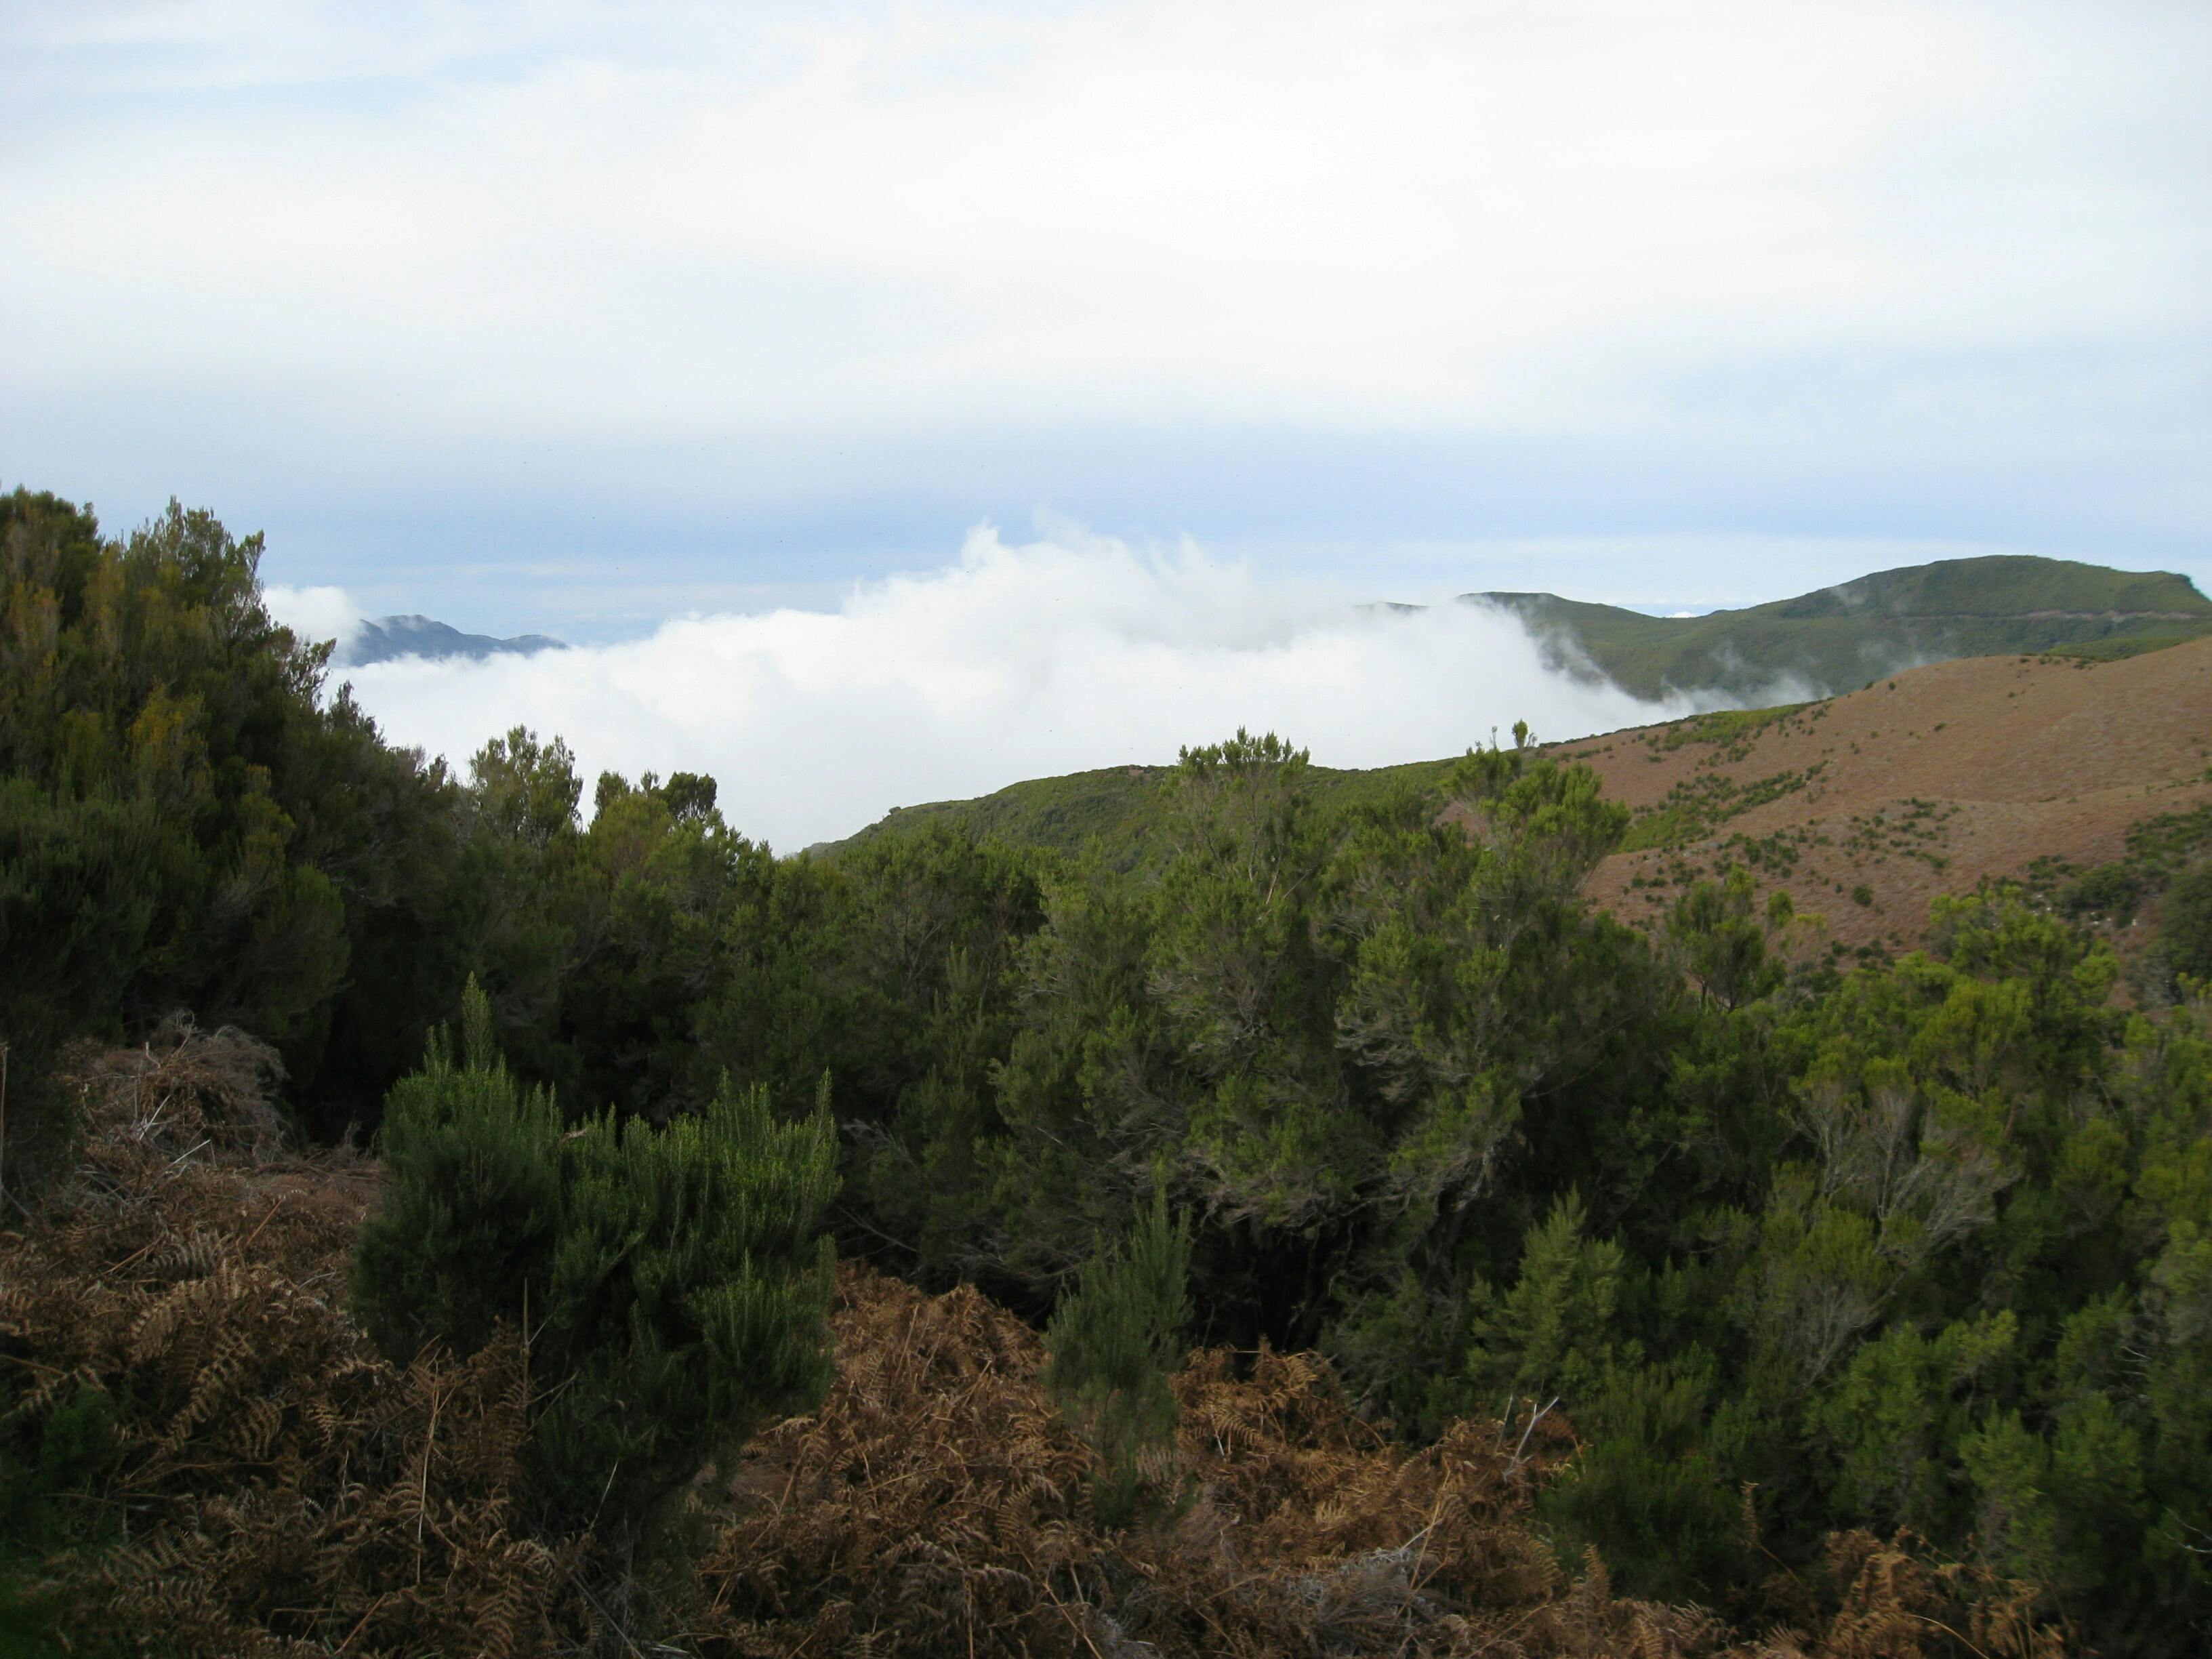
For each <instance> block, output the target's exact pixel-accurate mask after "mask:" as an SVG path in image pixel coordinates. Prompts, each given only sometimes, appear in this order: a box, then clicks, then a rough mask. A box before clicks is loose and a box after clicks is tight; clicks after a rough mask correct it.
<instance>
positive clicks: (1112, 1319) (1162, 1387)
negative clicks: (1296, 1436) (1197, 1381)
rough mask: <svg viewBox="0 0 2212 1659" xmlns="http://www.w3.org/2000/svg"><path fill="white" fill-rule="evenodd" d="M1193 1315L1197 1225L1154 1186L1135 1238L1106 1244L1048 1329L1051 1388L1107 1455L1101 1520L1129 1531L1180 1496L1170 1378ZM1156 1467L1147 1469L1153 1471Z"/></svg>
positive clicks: (1094, 1489)
mask: <svg viewBox="0 0 2212 1659" xmlns="http://www.w3.org/2000/svg"><path fill="white" fill-rule="evenodd" d="M1189 1318H1190V1224H1189V1222H1188V1220H1187V1219H1184V1218H1181V1217H1170V1213H1169V1210H1168V1199H1167V1189H1166V1188H1165V1187H1164V1185H1163V1186H1160V1187H1158V1188H1155V1189H1154V1191H1153V1194H1152V1203H1151V1205H1150V1206H1148V1207H1146V1208H1142V1209H1139V1211H1138V1212H1137V1215H1136V1218H1135V1225H1133V1227H1131V1229H1130V1230H1129V1233H1128V1236H1127V1237H1126V1238H1125V1239H1123V1240H1121V1242H1119V1243H1111V1244H1104V1245H1102V1246H1101V1248H1100V1249H1098V1250H1097V1253H1096V1254H1094V1255H1092V1257H1091V1260H1090V1261H1089V1262H1088V1263H1086V1264H1085V1267H1084V1269H1083V1273H1082V1276H1081V1278H1080V1279H1079V1281H1078V1283H1077V1285H1076V1287H1075V1289H1074V1290H1073V1291H1072V1292H1070V1293H1069V1295H1068V1296H1067V1297H1066V1299H1065V1300H1064V1301H1062V1302H1061V1304H1060V1308H1059V1310H1058V1311H1057V1312H1056V1313H1054V1316H1053V1318H1052V1323H1051V1324H1050V1325H1049V1326H1048V1328H1047V1329H1046V1331H1045V1338H1044V1340H1045V1348H1046V1351H1047V1352H1048V1353H1049V1354H1050V1356H1051V1359H1050V1363H1049V1364H1047V1366H1046V1368H1045V1374H1044V1382H1045V1386H1046V1387H1047V1388H1048V1389H1049V1390H1050V1391H1051V1392H1052V1395H1053V1396H1054V1399H1055V1400H1056V1401H1058V1402H1059V1405H1060V1411H1061V1413H1062V1414H1063V1415H1064V1416H1065V1417H1066V1419H1068V1421H1069V1423H1070V1424H1071V1425H1073V1427H1074V1428H1075V1430H1076V1431H1077V1432H1078V1433H1079V1434H1081V1435H1082V1437H1084V1439H1085V1441H1086V1442H1088V1443H1089V1444H1090V1446H1091V1449H1092V1450H1093V1451H1094V1452H1096V1453H1097V1455H1098V1457H1099V1462H1100V1467H1099V1469H1098V1471H1097V1474H1096V1476H1095V1477H1094V1478H1093V1480H1092V1483H1091V1497H1092V1503H1093V1504H1094V1506H1095V1508H1096V1510H1097V1515H1098V1518H1099V1519H1100V1521H1102V1522H1103V1523H1104V1524H1106V1525H1107V1526H1109V1527H1120V1526H1126V1525H1127V1524H1129V1523H1130V1522H1133V1521H1136V1520H1138V1519H1140V1518H1141V1517H1142V1516H1143V1515H1144V1514H1145V1512H1146V1510H1149V1509H1152V1508H1153V1507H1155V1506H1157V1504H1158V1503H1160V1502H1161V1501H1162V1500H1163V1499H1165V1498H1169V1497H1170V1496H1171V1493H1170V1492H1168V1491H1166V1490H1165V1488H1166V1487H1167V1486H1170V1484H1171V1482H1170V1480H1167V1479H1165V1478H1164V1475H1163V1473H1162V1471H1161V1470H1160V1469H1159V1468H1158V1467H1157V1466H1158V1465H1159V1464H1161V1463H1162V1462H1165V1461H1166V1459H1167V1458H1168V1456H1169V1454H1170V1449H1172V1447H1173V1446H1174V1443H1175V1431H1176V1420H1177V1418H1178V1415H1179V1413H1178V1410H1177V1407H1176V1397H1175V1391H1174V1389H1172V1388H1171V1387H1170V1385H1169V1379H1170V1377H1171V1376H1174V1375H1175V1373H1176V1370H1178V1369H1179V1368H1180V1367H1181V1365H1182V1359H1183V1347H1182V1340H1181V1339H1182V1327H1183V1325H1184V1324H1185V1322H1188V1319H1189ZM1148 1464H1149V1465H1153V1466H1155V1467H1151V1468H1148V1467H1147V1465H1148Z"/></svg>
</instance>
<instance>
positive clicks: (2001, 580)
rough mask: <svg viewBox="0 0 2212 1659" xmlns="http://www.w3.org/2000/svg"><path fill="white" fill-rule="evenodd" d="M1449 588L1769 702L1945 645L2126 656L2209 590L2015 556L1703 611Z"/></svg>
mask: <svg viewBox="0 0 2212 1659" xmlns="http://www.w3.org/2000/svg"><path fill="white" fill-rule="evenodd" d="M1462 599H1463V601H1464V602H1468V603H1482V602H1488V603H1491V604H1494V605H1498V606H1500V607H1502V608H1504V609H1506V610H1509V611H1512V612H1514V613H1515V614H1516V616H1519V617H1522V619H1523V620H1525V621H1526V622H1528V623H1529V624H1530V626H1531V628H1532V629H1534V631H1535V632H1536V633H1537V634H1538V635H1540V636H1542V637H1544V638H1546V639H1547V641H1550V642H1551V643H1552V644H1553V647H1554V650H1555V652H1556V653H1557V655H1558V657H1559V659H1560V660H1561V661H1562V662H1563V663H1565V664H1566V665H1569V666H1571V667H1580V668H1583V670H1584V671H1589V670H1590V669H1595V670H1596V671H1599V672H1600V673H1601V674H1603V675H1604V676H1605V677H1606V678H1609V679H1612V680H1613V681H1614V682H1615V683H1616V684H1619V685H1620V686H1621V687H1622V688H1623V689H1624V690H1628V691H1631V692H1633V693H1634V694H1636V695H1637V696H1643V697H1656V696H1659V695H1661V694H1662V692H1664V691H1666V690H1684V691H1690V690H1711V691H1717V692H1719V693H1721V694H1723V695H1724V696H1727V697H1728V698H1729V699H1730V700H1732V701H1752V702H1778V701H1782V700H1784V698H1786V697H1789V696H1799V697H1802V696H1808V695H1811V696H1826V695H1832V694H1834V693H1837V692H1842V691H1850V690H1857V688H1859V687H1860V686H1863V685H1864V684H1867V683H1869V681H1871V680H1874V679H1878V678H1881V677H1883V676H1884V675H1887V674H1892V673H1895V672H1896V671H1899V669H1903V668H1909V667H1914V666H1917V665H1921V664H1923V663H1930V662H1942V661H1948V660H1949V659H1954V658H1958V657H1988V656H2003V655H2007V654H2011V653H2021V652H2030V653H2040V652H2063V653H2067V654H2069V655H2088V656H2093V657H2118V656H2128V655H2131V654H2133V653H2136V652H2139V651H2144V650H2150V649H2154V648H2156V647H2159V646H2162V645H2171V644H2174V643H2176V642H2178V641H2181V640H2185V639H2193V638H2195V637H2196V636H2197V635H2200V634H2204V633H2208V632H2212V600H2207V599H2205V598H2204V596H2203V594H2201V593H2199V592H2197V590H2196V588H2195V587H2194V586H2191V584H2190V581H2189V579H2188V578H2187V577H2185V576H2177V575H2172V574H2168V573H2166V572H2163V571H2151V572H2135V571H2124V570H2107V569H2106V568H2103V567H2101V566H2099V565H2091V564H2076V563H2073V562H2069V561H2067V560H2063V559H2040V558H2030V557H2026V556H1992V557H1989V558H1980V559H1951V560H1946V561H1943V562H1941V563H1937V564H1925V565H1912V566H1908V567H1906V568H1903V569H1899V570H1884V571H1879V572H1877V573H1875V574H1873V575H1870V576H1862V577H1860V578H1859V579H1858V580H1856V581H1850V582H1844V583H1842V584H1841V585H1839V586H1835V587H1827V588H1822V589H1821V590H1820V592H1814V593H1806V594H1802V595H1800V596H1799V597H1797V598H1796V599H1779V600H1777V601H1775V602H1773V603H1771V604H1769V605H1753V606H1752V607H1750V608H1749V609H1747V610H1743V611H1714V612H1713V613H1712V614H1711V615H1710V616H1705V617H1647V616H1645V615H1644V614H1643V613H1642V612H1640V611H1624V610H1621V609H1620V608H1618V607H1617V606H1613V605H1584V604H1581V603H1578V602H1577V601H1575V600H1572V599H1561V598H1559V596H1558V595H1557V594H1553V593H1470V594H1466V595H1463V596H1462Z"/></svg>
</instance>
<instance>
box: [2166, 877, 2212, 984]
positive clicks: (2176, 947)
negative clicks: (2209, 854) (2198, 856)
mask: <svg viewBox="0 0 2212 1659" xmlns="http://www.w3.org/2000/svg"><path fill="white" fill-rule="evenodd" d="M2159 921H2160V931H2161V932H2162V933H2163V934H2164V936H2165V946H2166V966H2167V968H2168V969H2171V970H2172V972H2173V973H2175V974H2177V975H2180V974H2189V975H2194V976H2195V977H2197V978H2198V979H2207V978H2212V860H2208V861H2207V862H2205V863H2203V864H2199V865H2197V866H2194V867H2193V868H2191V869H2190V870H2189V871H2187V872H2185V873H2184V874H2183V875H2182V876H2181V878H2179V880H2177V881H2176V882H2175V883H2174V884H2173V885H2172V886H2171V887H2169V888H2167V889H2166V901H2165V902H2164V903H2163V904H2162V905H2161V906H2160V911H2159Z"/></svg>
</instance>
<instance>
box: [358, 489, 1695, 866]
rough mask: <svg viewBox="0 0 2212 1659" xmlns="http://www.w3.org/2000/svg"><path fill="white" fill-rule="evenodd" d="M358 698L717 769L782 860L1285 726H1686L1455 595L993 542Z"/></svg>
mask: <svg viewBox="0 0 2212 1659" xmlns="http://www.w3.org/2000/svg"><path fill="white" fill-rule="evenodd" d="M349 678H351V680H352V682H353V684H354V687H355V692H356V696H358V697H359V699H360V700H361V702H362V705H363V706H364V707H365V708H368V710H369V711H370V713H372V714H374V715H375V716H376V718H377V719H378V720H379V721H380V722H381V723H382V725H383V726H384V729H385V731H386V734H387V735H388V736H389V737H390V738H392V739H393V740H394V741H396V742H399V743H403V744H420V745H422V747H423V748H425V749H427V750H430V751H432V752H434V753H442V754H445V755H446V756H447V757H450V758H451V759H453V761H454V762H456V763H465V761H466V758H467V757H468V756H469V755H471V753H473V752H474V751H475V750H477V748H478V747H479V746H480V745H481V744H483V741H484V740H485V739H486V738H489V737H490V736H492V735H493V734H494V733H495V732H501V731H503V730H505V729H507V727H509V726H513V725H517V724H526V725H528V726H533V727H535V728H536V729H537V730H538V732H539V733H540V735H542V736H545V735H551V734H553V733H556V732H557V733H558V734H560V735H561V736H562V737H563V738H566V739H567V740H568V744H570V746H571V747H572V748H574V750H575V751H576V753H577V757H578V759H579V762H580V769H581V771H582V774H583V775H584V777H585V779H586V784H587V792H588V782H589V780H590V779H592V777H595V776H596V775H598V773H599V771H601V770H602V769H612V770H616V771H620V772H623V773H624V774H626V775H629V776H632V777H635V775H637V774H638V773H639V772H641V771H642V770H645V769H653V770H656V771H659V772H660V773H662V774H663V775H665V774H666V773H668V772H670V771H672V770H675V769H679V768H681V769H688V770H691V771H704V772H710V773H712V774H713V775H714V777H715V778H716V779H717V780H718V781H719V783H720V802H721V805H722V809H723V812H724V814H725V816H726V817H727V818H728V819H729V821H730V822H731V823H732V824H733V825H735V826H736V827H737V828H738V829H743V830H744V832H746V833H747V834H749V835H751V836H757V837H763V838H765V839H766V840H768V841H769V842H770V843H771V844H773V845H774V846H775V847H776V848H779V849H780V850H785V851H794V850H796V849H798V848H801V847H805V846H806V845H809V844H810V843H811V842H817V841H823V840H829V839H834V838H836V837H838V836H845V835H849V834H850V833H852V832H853V831H854V830H855V829H859V828H860V827H861V826H862V825H863V824H866V823H869V822H871V821H872V820H873V819H875V818H877V817H880V816H881V815H882V814H883V813H884V811H886V810H888V809H889V808H890V807H892V806H896V805H913V804H915V803H918V802H921V801H927V800H941V799H953V798H958V797H964V796H969V795H976V794H982V793H988V792H989V791H991V790H994V789H996V788H999V787H1002V786H1004V785H1006V784H1008V783H1012V782H1014V781H1017V780H1019V779H1023V778H1030V777H1038V776H1045V775H1054V774H1058V773H1064V772H1071V771H1077V770H1082V769H1089V768H1093V767H1102V766H1109V765H1116V764H1121V763H1133V762H1142V763H1160V762H1165V761H1171V760H1172V759H1174V757H1175V754H1176V749H1177V747H1178V746H1179V745H1181V744H1186V743H1191V744H1196V743H1208V742H1212V741H1214V740H1216V739H1218V738H1224V737H1226V736H1228V735H1229V734H1230V733H1231V732H1234V731H1235V730H1236V729H1237V727H1238V726H1247V727H1249V728H1251V729H1253V730H1255V731H1261V730H1268V729H1272V730H1274V731H1277V732H1281V733H1283V734H1284V735H1285V736H1286V737H1289V738H1292V739H1294V740H1295V741H1297V742H1298V743H1300V744H1305V745H1307V746H1309V747H1310V748H1311V750H1313V754H1314V758H1315V760H1316V762H1317V763H1322V764H1325V765H1331V766H1381V765H1388V764H1390V763H1395V762H1401V761H1411V760H1420V759H1426V758H1433V757H1438V756H1443V755H1449V754H1455V753H1457V752H1458V751H1460V750H1463V749H1465V748H1466V747H1468V745H1469V744H1474V743H1486V742H1488V741H1489V740H1490V738H1491V737H1492V732H1494V731H1496V730H1498V729H1502V728H1506V727H1510V726H1511V724H1512V722H1513V721H1514V720H1528V721H1529V722H1530V723H1531V724H1532V725H1533V726H1534V727H1535V728H1536V730H1537V732H1538V733H1539V734H1540V735H1541V736H1543V737H1546V738H1565V737H1571V736H1579V735H1582V734H1583V733H1587V732H1598V731H1606V730H1610V729H1613V728H1615V727H1618V726H1628V725H1633V724H1637V723H1639V722H1642V721H1644V720H1652V719H1657V718H1662V717H1664V716H1665V715H1668V714H1679V713H1681V712H1683V710H1682V709H1680V708H1662V707H1660V706H1658V705H1656V704H1651V703H1647V702H1640V701H1638V699H1636V698H1633V697H1631V696H1628V695H1627V694H1626V692H1623V691H1620V690H1616V689H1614V688H1613V687H1610V686H1604V685H1592V684H1585V683H1583V682H1579V681H1577V680H1574V679H1571V678H1568V677H1567V676H1565V675H1563V674H1561V673H1559V672H1558V671H1553V670H1548V669H1547V668H1546V667H1545V666H1544V665H1543V663H1542V661H1541V658H1540V656H1539V653H1538V651H1537V648H1536V647H1535V645H1534V642H1533V641H1531V640H1530V639H1529V638H1528V635H1527V634H1526V633H1525V632H1524V631H1523V630H1522V628H1521V627H1520V625H1519V624H1518V623H1516V622H1514V621H1512V620H1510V618H1507V617H1503V616H1500V615H1498V614H1495V613H1493V612H1491V611H1486V610H1482V609H1479V608H1474V607H1469V606H1464V605H1442V606H1438V607H1436V608H1433V609H1431V610H1429V611H1422V612H1418V613H1404V612H1395V613H1394V612H1381V611H1363V610H1360V609H1359V608H1358V607H1357V606H1355V605H1352V604H1350V603H1349V602H1348V600H1347V597H1346V595H1344V594H1342V593H1340V592H1323V591H1322V590H1319V589H1316V588H1307V589H1303V590H1291V589H1287V588H1285V587H1283V586H1280V585H1279V584H1273V583H1268V582H1265V581H1263V580H1261V578H1260V577H1258V576H1257V575H1256V574H1255V573H1254V572H1253V571H1252V570H1251V569H1250V568H1249V567H1246V566H1244V565H1242V564H1237V563H1231V562H1223V561H1220V560H1218V559H1214V558H1212V557H1209V556H1207V555H1206V553H1205V552H1203V551H1202V550H1200V549H1199V548H1197V547H1195V546H1194V545H1191V544H1184V545H1183V546H1182V547H1179V548H1176V549H1175V550H1169V551H1146V550H1138V549H1133V548H1131V547H1129V546H1128V545H1127V544H1123V543H1121V542H1119V541H1114V540H1109V539H1106V538H1098V537H1094V536H1090V535H1086V534H1085V533H1083V532H1079V531H1074V530H1071V529H1055V530H1054V532H1053V533H1052V534H1051V536H1050V537H1049V538H1048V539H1043V540H1040V541H1037V542H1034V543H1030V544H1023V545H1018V546H1010V545H1008V544H1006V543H1005V542H1004V541H1002V540H1001V539H1000V537H999V535H998V533H997V532H995V531H994V530H991V529H989V528H983V529H979V530H977V531H975V532H973V533H972V534H971V535H970V536H969V539H968V542H967V544H966V546H965V547H963V549H962V550H961V554H960V556H959V558H958V560H957V562H954V563H951V564H949V565H946V566H945V567H944V568H941V569H939V570H936V571H933V572H930V573H928V574H923V575H919V576H899V577H894V578H891V579H890V580H884V581H879V582H872V583H869V584H867V585H866V586H861V587H860V588H858V589H856V590H855V591H854V592H853V593H852V594H851V595H850V597H848V599H846V600H845V602H844V603H843V605H842V606H840V607H839V609H837V610H836V611H789V610H785V611H770V612H766V613H763V614H758V615H725V616H704V617H687V618H684V619H683V620H680V621H675V622H671V623H665V625H663V626H662V627H661V628H660V629H659V631H658V632H656V633H655V634H653V635H652V636H651V637H650V638H648V639H643V640H638V641H630V642H629V643H625V644H619V645H611V646H599V647H586V648H581V649H577V650H571V651H565V652H554V653H544V654H541V655H538V656H535V657H528V658H494V659H489V660H487V661H483V662H460V661H450V662H424V661H422V660H419V659H416V660H406V661H400V662H392V663H380V664H375V665H368V666H365V667H362V668H359V669H356V670H354V671H351V672H350V675H349Z"/></svg>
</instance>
